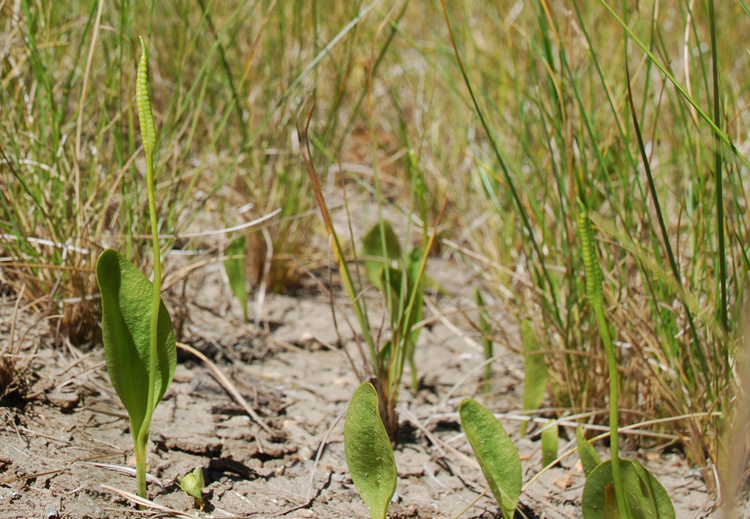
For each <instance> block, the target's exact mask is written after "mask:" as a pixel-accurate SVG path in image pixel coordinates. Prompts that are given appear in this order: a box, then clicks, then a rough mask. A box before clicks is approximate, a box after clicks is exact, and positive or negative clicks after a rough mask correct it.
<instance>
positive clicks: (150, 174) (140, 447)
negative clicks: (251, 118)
mask: <svg viewBox="0 0 750 519" xmlns="http://www.w3.org/2000/svg"><path fill="white" fill-rule="evenodd" d="M146 182H147V184H148V186H147V188H148V212H149V216H150V220H151V235H152V237H153V240H154V291H153V300H152V302H151V323H150V339H151V341H150V344H149V346H150V348H149V352H150V355H149V370H148V404H147V407H146V416H145V417H144V419H143V423H142V424H141V429H140V431H139V432H138V438H137V439H136V442H135V457H136V470H137V473H138V474H137V478H138V495H139V496H141V497H144V498H147V497H148V496H147V495H146V445H147V444H148V433H149V430H150V429H151V417H152V416H153V414H154V407H155V402H154V394H155V392H156V340H157V333H158V330H159V307H160V306H161V249H160V248H159V231H158V229H157V219H156V200H155V193H154V166H153V153H147V154H146ZM139 451H140V452H139ZM139 454H140V456H139ZM141 492H143V493H141Z"/></svg>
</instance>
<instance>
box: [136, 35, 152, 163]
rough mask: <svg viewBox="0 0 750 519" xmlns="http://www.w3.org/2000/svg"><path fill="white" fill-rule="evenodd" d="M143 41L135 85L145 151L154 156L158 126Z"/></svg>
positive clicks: (146, 48)
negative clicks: (150, 91) (153, 109)
mask: <svg viewBox="0 0 750 519" xmlns="http://www.w3.org/2000/svg"><path fill="white" fill-rule="evenodd" d="M138 38H139V39H140V40H141V47H142V48H143V52H142V54H141V58H140V59H139V60H138V74H137V78H136V83H135V102H136V105H137V106H138V121H139V122H140V123H141V137H142V139H143V149H144V150H146V155H147V156H148V155H152V154H153V153H154V148H156V125H155V124H154V115H153V114H152V113H151V96H150V95H149V91H148V47H146V43H145V42H144V41H143V37H141V36H139V37H138Z"/></svg>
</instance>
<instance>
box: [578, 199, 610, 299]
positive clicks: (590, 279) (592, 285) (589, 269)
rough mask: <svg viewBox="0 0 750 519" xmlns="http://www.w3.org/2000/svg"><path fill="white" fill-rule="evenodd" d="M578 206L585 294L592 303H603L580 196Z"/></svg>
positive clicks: (592, 248)
mask: <svg viewBox="0 0 750 519" xmlns="http://www.w3.org/2000/svg"><path fill="white" fill-rule="evenodd" d="M576 200H578V207H579V208H580V213H579V214H578V234H579V236H580V237H581V251H582V254H583V268H584V271H585V273H586V295H587V296H588V298H589V301H591V303H592V304H598V305H603V304H604V294H603V291H602V271H601V269H600V268H599V261H598V258H597V256H596V248H595V246H594V231H593V229H592V228H591V220H590V219H589V212H588V209H587V208H586V206H585V205H584V204H583V202H582V201H581V199H580V198H576Z"/></svg>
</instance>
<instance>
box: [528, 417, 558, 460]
mask: <svg viewBox="0 0 750 519" xmlns="http://www.w3.org/2000/svg"><path fill="white" fill-rule="evenodd" d="M524 423H525V422H524ZM553 423H555V421H554V420H550V421H549V422H547V423H546V424H544V429H542V467H546V466H548V465H551V464H552V462H553V461H555V460H556V459H557V448H558V445H557V444H558V430H557V425H556V424H555V425H552V424H553Z"/></svg>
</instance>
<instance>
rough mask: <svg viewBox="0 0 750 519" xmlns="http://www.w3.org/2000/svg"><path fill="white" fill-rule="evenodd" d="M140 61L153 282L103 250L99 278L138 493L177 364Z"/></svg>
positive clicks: (110, 363)
mask: <svg viewBox="0 0 750 519" xmlns="http://www.w3.org/2000/svg"><path fill="white" fill-rule="evenodd" d="M141 45H142V46H143V54H142V55H141V59H140V61H139V62H138V79H137V83H136V100H137V104H138V118H139V120H140V123H141V135H142V137H143V147H144V149H145V151H146V168H147V184H148V185H147V189H148V207H149V214H150V218H151V220H150V222H151V233H152V235H153V240H154V282H153V284H152V283H151V282H150V281H149V280H148V278H146V276H144V275H143V273H142V272H141V271H140V270H138V269H137V268H135V267H134V266H133V265H132V264H131V263H130V261H128V260H127V259H126V258H125V257H124V256H122V255H120V254H119V253H118V252H116V251H114V250H112V249H108V250H105V251H104V252H102V254H101V256H99V260H98V261H97V264H96V279H97V282H98V283H99V290H100V291H101V295H102V341H103V343H104V355H105V358H106V361H107V371H108V373H109V378H110V380H111V381H112V385H113V386H114V388H115V391H116V392H117V395H118V396H119V397H120V400H122V403H123V405H124V406H125V409H126V410H127V412H128V416H129V417H130V433H131V434H132V436H133V443H134V445H135V459H136V472H137V481H138V495H139V496H141V497H144V498H145V497H147V492H146V446H147V444H148V435H149V430H150V428H151V417H152V416H153V413H154V410H155V409H156V406H157V405H158V404H159V401H160V400H161V399H162V397H163V396H164V393H165V392H166V391H167V388H168V387H169V384H170V383H171V382H172V377H173V376H174V370H175V365H176V363H177V352H176V349H175V338H174V328H173V326H172V319H171V318H170V316H169V312H168V311H167V308H166V307H165V306H164V303H163V302H162V300H161V258H160V250H159V235H158V229H157V222H156V202H155V199H154V198H155V193H154V190H155V188H154V173H153V153H154V148H155V147H156V128H155V126H154V119H153V116H152V115H151V101H150V99H149V93H148V71H147V69H148V58H147V54H146V46H145V44H144V43H143V39H141Z"/></svg>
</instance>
